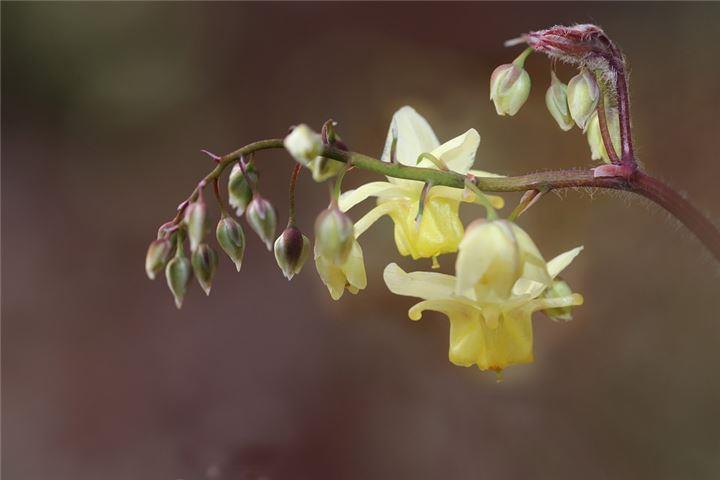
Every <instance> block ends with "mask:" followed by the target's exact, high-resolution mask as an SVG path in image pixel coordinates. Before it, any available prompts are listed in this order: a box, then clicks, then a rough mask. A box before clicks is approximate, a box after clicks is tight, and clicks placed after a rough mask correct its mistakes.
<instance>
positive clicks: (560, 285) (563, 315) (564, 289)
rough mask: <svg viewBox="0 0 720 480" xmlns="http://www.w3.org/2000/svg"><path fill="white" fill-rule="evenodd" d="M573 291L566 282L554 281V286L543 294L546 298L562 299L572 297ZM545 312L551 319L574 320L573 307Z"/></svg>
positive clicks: (550, 309) (549, 309)
mask: <svg viewBox="0 0 720 480" xmlns="http://www.w3.org/2000/svg"><path fill="white" fill-rule="evenodd" d="M572 293H573V292H572V289H571V288H570V285H568V284H567V282H566V281H564V280H553V283H552V285H551V286H550V287H549V288H547V289H546V290H545V291H544V292H543V297H544V298H560V297H567V296H570V295H572ZM543 312H544V313H545V314H546V315H547V316H548V317H550V318H551V319H553V320H555V321H558V320H565V321H568V320H572V307H561V308H548V309H547V310H543Z"/></svg>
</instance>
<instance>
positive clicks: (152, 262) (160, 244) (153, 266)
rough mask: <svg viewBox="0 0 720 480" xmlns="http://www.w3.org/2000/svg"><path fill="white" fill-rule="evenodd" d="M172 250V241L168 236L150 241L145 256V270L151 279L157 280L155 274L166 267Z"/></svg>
mask: <svg viewBox="0 0 720 480" xmlns="http://www.w3.org/2000/svg"><path fill="white" fill-rule="evenodd" d="M171 250H172V242H171V241H170V240H169V239H168V238H158V239H157V240H153V241H152V243H150V246H149V247H148V251H147V255H146V256H145V272H146V273H147V276H148V278H150V280H155V276H156V275H157V274H158V273H160V272H161V271H162V269H163V268H165V264H166V263H167V261H168V258H170V251H171Z"/></svg>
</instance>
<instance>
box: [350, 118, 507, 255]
mask: <svg viewBox="0 0 720 480" xmlns="http://www.w3.org/2000/svg"><path fill="white" fill-rule="evenodd" d="M394 138H397V143H396V154H397V161H398V162H399V163H401V164H403V165H412V166H415V165H416V164H417V159H418V157H419V156H420V155H421V154H422V153H430V154H432V155H433V156H435V157H436V158H438V159H439V160H440V161H442V162H443V163H444V164H445V165H446V166H447V167H448V168H449V169H450V170H453V171H455V172H458V173H461V174H463V175H465V174H467V173H468V172H470V173H472V174H474V175H476V176H495V175H493V174H490V173H486V172H480V171H474V170H473V171H471V170H470V168H471V167H472V165H473V163H474V161H475V152H476V151H477V148H478V146H479V144H480V135H479V134H478V132H477V131H476V130H475V129H473V128H471V129H470V130H468V131H467V132H465V133H464V134H462V135H460V136H458V137H455V138H453V139H452V140H450V141H448V142H446V143H444V144H442V145H440V142H439V141H438V139H437V137H436V136H435V132H433V130H432V128H431V127H430V125H429V124H428V122H427V120H425V119H424V118H423V117H422V116H420V115H419V114H418V113H417V112H416V111H415V110H414V109H413V108H412V107H408V106H406V107H402V108H401V109H400V110H398V111H397V112H396V113H395V115H394V116H393V119H392V123H391V124H390V129H389V131H388V135H387V140H386V143H385V150H384V152H383V154H382V160H383V161H384V162H389V161H391V158H390V156H391V146H392V143H393V139H394ZM419 166H421V167H426V168H437V166H435V165H434V164H433V163H432V162H431V161H429V160H427V159H423V160H422V161H421V162H420V164H419ZM423 187H424V184H423V183H422V182H418V181H414V180H403V179H396V178H388V181H387V182H371V183H367V184H365V185H362V186H361V187H359V188H357V189H355V190H349V191H347V192H345V193H343V195H342V196H341V197H340V201H339V206H340V209H341V210H342V211H347V210H349V209H351V208H352V207H354V206H355V205H357V204H358V203H360V202H362V201H363V200H365V199H367V198H368V197H377V198H378V205H377V207H375V208H374V209H373V210H371V211H370V212H368V214H367V215H366V216H365V217H363V218H362V219H360V221H358V222H357V224H356V234H358V232H359V233H362V232H363V231H365V229H366V228H368V227H370V225H372V224H373V223H374V222H375V221H377V220H378V219H379V218H380V217H382V216H383V215H389V216H390V217H391V218H392V220H393V222H394V224H395V244H396V245H397V248H398V251H399V252H400V254H401V255H410V256H412V258H413V259H418V258H430V257H436V256H437V255H440V254H442V253H450V252H454V251H456V250H457V246H458V243H459V242H460V239H461V238H462V236H463V226H462V223H461V222H460V219H459V218H458V209H459V206H460V202H461V201H467V202H472V201H475V196H474V195H473V194H470V193H469V192H465V191H463V190H462V189H457V188H450V187H444V186H435V187H432V188H431V189H430V190H429V191H428V193H427V196H426V198H425V207H424V211H423V214H422V217H421V219H420V221H419V223H418V222H417V221H416V218H417V214H418V208H419V205H420V198H421V195H422V191H423ZM489 198H490V200H491V202H492V204H493V206H494V207H495V208H501V207H502V205H503V200H502V198H500V197H489Z"/></svg>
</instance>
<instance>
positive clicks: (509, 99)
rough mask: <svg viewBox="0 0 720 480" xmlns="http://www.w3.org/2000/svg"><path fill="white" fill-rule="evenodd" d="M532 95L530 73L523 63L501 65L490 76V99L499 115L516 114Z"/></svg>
mask: <svg viewBox="0 0 720 480" xmlns="http://www.w3.org/2000/svg"><path fill="white" fill-rule="evenodd" d="M529 95H530V75H528V73H527V72H526V71H525V69H524V68H523V67H522V64H520V65H518V64H516V63H508V64H505V65H500V66H499V67H497V68H496V69H495V71H494V72H493V73H492V76H491V77H490V100H492V101H493V102H494V103H495V110H496V111H497V113H498V115H510V116H513V115H515V114H516V113H517V112H518V111H519V110H520V107H522V106H523V104H525V101H526V100H527V98H528V96H529Z"/></svg>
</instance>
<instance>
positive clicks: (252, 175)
mask: <svg viewBox="0 0 720 480" xmlns="http://www.w3.org/2000/svg"><path fill="white" fill-rule="evenodd" d="M245 173H246V175H247V176H246V175H243V172H242V168H240V165H238V164H237V163H236V164H235V165H233V168H232V170H231V171H230V178H229V180H228V202H229V203H230V206H231V207H232V208H234V209H235V213H236V214H237V216H238V217H240V216H242V214H243V213H244V212H245V209H246V208H247V206H248V204H249V203H250V200H252V186H251V184H255V183H257V181H258V173H257V170H256V169H255V167H254V166H253V164H252V163H250V164H248V165H247V166H246V167H245ZM248 179H249V182H248Z"/></svg>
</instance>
